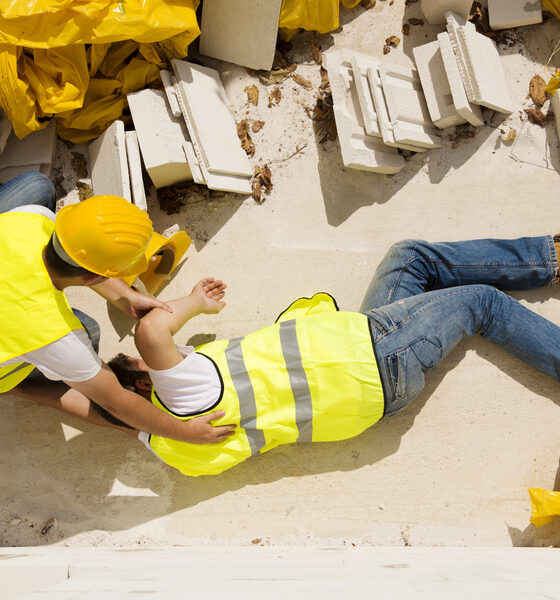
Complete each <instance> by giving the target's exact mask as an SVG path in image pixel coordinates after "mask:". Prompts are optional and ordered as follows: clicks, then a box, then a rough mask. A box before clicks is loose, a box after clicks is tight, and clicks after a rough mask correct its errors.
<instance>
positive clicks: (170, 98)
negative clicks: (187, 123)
mask: <svg viewBox="0 0 560 600" xmlns="http://www.w3.org/2000/svg"><path fill="white" fill-rule="evenodd" d="M159 75H160V77H161V81H162V83H163V89H164V90H165V94H166V95H167V102H169V108H170V109H171V114H172V115H173V116H174V117H180V116H181V109H180V107H179V102H177V95H176V92H175V87H174V86H175V77H173V73H171V71H166V70H165V69H162V70H161V71H160V72H159Z"/></svg>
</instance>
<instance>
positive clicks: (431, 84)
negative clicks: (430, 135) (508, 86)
mask: <svg viewBox="0 0 560 600" xmlns="http://www.w3.org/2000/svg"><path fill="white" fill-rule="evenodd" d="M412 53H413V54H414V60H415V61H416V68H417V69H418V75H419V77H420V83H421V84H422V90H423V91H424V97H425V98H426V104H427V105H428V111H429V113H430V117H431V118H432V121H433V122H434V125H435V126H436V127H439V128H440V129H445V128H446V127H453V126H455V125H460V124H461V123H464V122H465V119H464V117H462V116H461V115H460V114H459V113H458V112H457V111H456V110H455V105H454V104H453V95H452V93H451V89H450V87H449V81H448V79H447V74H446V72H445V67H444V66H443V59H442V57H441V50H440V47H439V42H438V41H437V40H436V41H435V42H430V43H429V44H424V45H423V46H416V47H415V48H413V49H412ZM461 85H462V84H461Z"/></svg>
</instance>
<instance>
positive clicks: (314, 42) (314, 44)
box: [311, 31, 323, 65]
mask: <svg viewBox="0 0 560 600" xmlns="http://www.w3.org/2000/svg"><path fill="white" fill-rule="evenodd" d="M311 54H312V55H313V60H314V61H315V62H316V63H317V64H318V65H322V64H323V53H322V52H321V45H320V44H319V38H318V37H317V32H315V31H314V32H313V37H312V38H311Z"/></svg>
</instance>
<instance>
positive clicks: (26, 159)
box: [0, 122, 56, 183]
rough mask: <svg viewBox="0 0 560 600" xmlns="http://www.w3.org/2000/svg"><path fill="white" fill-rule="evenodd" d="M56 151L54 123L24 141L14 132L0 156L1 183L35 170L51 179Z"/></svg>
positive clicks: (31, 134) (28, 136)
mask: <svg viewBox="0 0 560 600" xmlns="http://www.w3.org/2000/svg"><path fill="white" fill-rule="evenodd" d="M55 150H56V131H55V127H54V122H52V123H49V124H48V125H47V126H46V127H45V128H44V129H41V130H40V131H34V132H33V133H30V134H29V135H27V136H25V137H24V138H23V139H22V140H20V139H19V138H18V137H17V136H16V135H15V134H14V132H13V131H12V132H11V133H10V134H9V135H8V139H7V141H6V145H5V147H4V151H3V152H2V155H1V156H0V182H2V183H5V182H6V181H9V180H10V179H12V178H13V177H17V175H20V174H21V173H25V172H26V171H30V170H33V169H34V170H36V171H39V172H40V173H43V175H46V176H47V177H49V176H50V174H51V168H52V162H53V158H54V153H55Z"/></svg>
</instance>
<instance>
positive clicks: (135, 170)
mask: <svg viewBox="0 0 560 600" xmlns="http://www.w3.org/2000/svg"><path fill="white" fill-rule="evenodd" d="M125 143H126V158H127V161H128V174H129V176H130V188H131V191H132V202H133V203H134V204H136V206H138V207H139V208H141V209H142V210H145V211H147V210H148V205H147V204H146V192H145V190H144V178H143V177H142V159H141V158H140V146H138V136H137V135H136V131H127V132H126V133H125Z"/></svg>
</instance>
